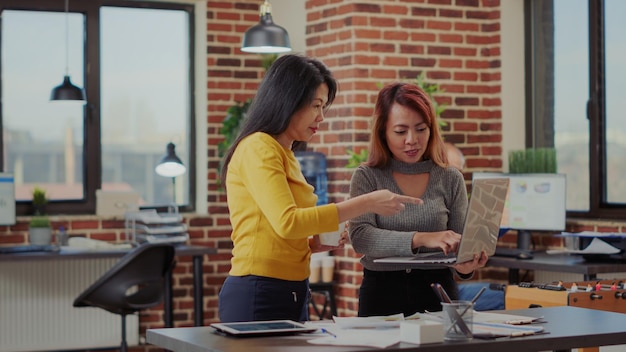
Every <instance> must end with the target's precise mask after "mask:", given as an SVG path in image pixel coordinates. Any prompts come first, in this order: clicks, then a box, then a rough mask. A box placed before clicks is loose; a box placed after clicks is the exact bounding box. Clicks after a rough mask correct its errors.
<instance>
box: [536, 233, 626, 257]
mask: <svg viewBox="0 0 626 352" xmlns="http://www.w3.org/2000/svg"><path fill="white" fill-rule="evenodd" d="M619 252H621V250H620V249H619V248H615V247H613V246H611V245H610V244H608V243H606V242H604V241H603V240H602V239H600V238H598V237H594V239H593V240H591V243H589V245H588V246H587V247H585V249H550V250H547V251H546V253H547V254H563V253H569V254H617V253H619Z"/></svg>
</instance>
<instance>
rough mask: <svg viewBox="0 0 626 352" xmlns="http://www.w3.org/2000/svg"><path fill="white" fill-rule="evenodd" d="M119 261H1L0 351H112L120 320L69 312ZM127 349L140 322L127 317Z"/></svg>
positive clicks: (74, 310) (135, 338) (81, 310)
mask: <svg viewBox="0 0 626 352" xmlns="http://www.w3.org/2000/svg"><path fill="white" fill-rule="evenodd" d="M118 260H119V258H95V259H67V260H37V261H21V260H20V261H2V262H1V263H0V351H50V350H71V349H91V348H98V347H114V348H117V346H119V343H120V341H121V336H120V334H121V321H120V317H119V315H115V314H112V313H109V312H106V311H104V310H102V309H98V308H74V307H73V306H72V304H73V302H74V299H75V298H76V297H77V296H78V295H79V294H80V293H81V292H83V290H85V289H86V288H87V287H88V286H89V285H91V284H92V283H93V282H94V281H96V280H97V279H98V278H99V277H100V276H101V275H102V274H104V273H105V272H106V271H107V270H108V269H109V268H110V267H111V266H113V264H115V263H116V262H117V261H118ZM126 328H127V329H126V334H127V340H128V345H129V346H133V345H137V344H138V340H139V322H138V317H137V316H136V315H129V316H128V318H127V327H126Z"/></svg>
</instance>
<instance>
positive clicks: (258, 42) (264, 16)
mask: <svg viewBox="0 0 626 352" xmlns="http://www.w3.org/2000/svg"><path fill="white" fill-rule="evenodd" d="M271 12H272V10H271V5H270V4H269V2H268V1H267V0H265V2H264V3H263V4H262V5H261V10H260V16H261V19H260V21H259V24H257V25H255V26H252V27H250V28H248V30H247V31H246V33H245V34H244V35H243V43H242V45H241V51H244V52H247V53H258V54H274V53H286V52H289V51H291V44H290V43H289V34H288V33H287V30H285V29H284V28H283V27H281V26H278V25H276V24H274V21H273V20H272V13H271Z"/></svg>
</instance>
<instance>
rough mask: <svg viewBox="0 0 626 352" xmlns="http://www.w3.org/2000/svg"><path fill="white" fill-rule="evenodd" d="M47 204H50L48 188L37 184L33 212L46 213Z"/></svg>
mask: <svg viewBox="0 0 626 352" xmlns="http://www.w3.org/2000/svg"><path fill="white" fill-rule="evenodd" d="M46 204H48V196H47V195H46V190H45V189H43V188H41V187H38V186H35V188H33V214H34V215H43V214H45V213H46Z"/></svg>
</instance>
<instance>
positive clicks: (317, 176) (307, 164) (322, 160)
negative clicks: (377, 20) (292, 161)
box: [295, 152, 328, 205]
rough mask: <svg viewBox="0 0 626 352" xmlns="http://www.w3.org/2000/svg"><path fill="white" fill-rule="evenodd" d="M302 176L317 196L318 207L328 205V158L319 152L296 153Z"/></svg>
mask: <svg viewBox="0 0 626 352" xmlns="http://www.w3.org/2000/svg"><path fill="white" fill-rule="evenodd" d="M295 155H296V159H298V161H299V162H300V168H301V169H302V174H303V175H304V178H305V179H306V182H308V183H309V184H310V185H311V186H313V187H314V188H315V194H317V205H321V204H328V184H327V182H328V180H327V176H326V156H325V155H324V154H322V153H318V152H295Z"/></svg>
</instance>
